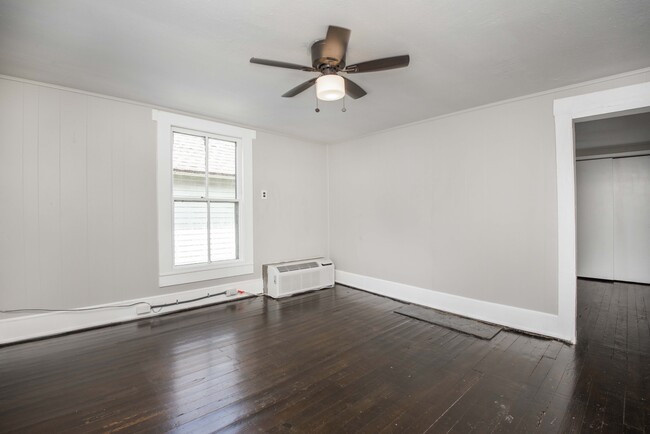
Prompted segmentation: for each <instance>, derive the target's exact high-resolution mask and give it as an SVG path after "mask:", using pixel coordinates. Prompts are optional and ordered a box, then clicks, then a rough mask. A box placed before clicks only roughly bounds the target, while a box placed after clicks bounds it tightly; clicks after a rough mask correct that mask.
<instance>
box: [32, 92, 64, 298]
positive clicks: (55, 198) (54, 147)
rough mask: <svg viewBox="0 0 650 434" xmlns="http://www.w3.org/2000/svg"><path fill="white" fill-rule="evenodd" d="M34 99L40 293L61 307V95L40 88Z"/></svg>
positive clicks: (42, 296)
mask: <svg viewBox="0 0 650 434" xmlns="http://www.w3.org/2000/svg"><path fill="white" fill-rule="evenodd" d="M38 100H39V102H38V226H39V231H38V238H39V253H40V255H39V268H40V273H41V288H40V294H41V301H42V302H43V303H46V304H47V305H48V306H61V305H62V304H63V303H65V300H64V298H63V297H62V293H61V281H62V279H61V208H60V200H61V188H60V186H61V148H60V137H61V130H60V122H61V92H60V91H58V90H56V89H50V88H45V87H41V88H40V89H39V93H38Z"/></svg>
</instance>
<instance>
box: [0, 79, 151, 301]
mask: <svg viewBox="0 0 650 434" xmlns="http://www.w3.org/2000/svg"><path fill="white" fill-rule="evenodd" d="M0 125H1V126H0V131H2V132H3V133H2V134H3V135H2V139H1V143H0V145H1V146H0V150H1V152H2V157H1V158H0V173H2V174H3V179H2V183H1V184H2V187H1V188H2V190H1V191H2V193H1V194H0V197H1V198H2V203H4V205H3V207H2V208H3V211H2V212H1V213H0V219H1V220H0V221H1V222H2V223H1V225H0V230H1V231H2V235H3V242H2V243H1V244H0V252H1V255H2V256H1V260H0V270H1V271H0V276H1V277H0V279H1V280H0V287H1V289H2V291H0V300H1V301H2V306H3V308H17V307H27V306H29V307H36V306H38V307H61V306H68V307H69V306H83V305H88V304H97V303H105V302H110V301H116V300H123V299H131V298H134V297H135V296H143V295H146V294H147V293H148V292H151V291H152V289H153V288H154V287H155V286H156V281H157V279H156V278H157V264H156V262H155V258H156V248H157V242H156V221H155V215H156V214H155V206H156V202H155V194H154V192H155V167H156V166H155V141H154V139H155V136H154V133H155V131H154V129H153V123H152V121H151V114H150V110H149V109H147V108H146V107H142V106H138V105H133V104H128V103H123V102H118V101H113V100H109V99H103V98H97V97H92V96H87V95H84V94H80V93H75V92H70V91H63V90H59V89H54V88H49V87H45V86H37V85H32V84H25V83H20V82H17V81H11V80H4V79H3V80H0Z"/></svg>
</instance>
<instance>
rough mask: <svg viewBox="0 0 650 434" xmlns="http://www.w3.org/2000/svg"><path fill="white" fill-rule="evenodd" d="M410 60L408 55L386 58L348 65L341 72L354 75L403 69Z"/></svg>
mask: <svg viewBox="0 0 650 434" xmlns="http://www.w3.org/2000/svg"><path fill="white" fill-rule="evenodd" d="M410 60H411V58H410V56H409V55H408V54H405V55H403V56H395V57H386V58H384V59H376V60H369V61H367V62H361V63H357V64H354V65H348V66H347V67H346V68H345V69H344V70H343V72H347V73H348V74H355V73H359V72H374V71H386V70H387V69H395V68H404V67H405V66H408V65H409V62H410Z"/></svg>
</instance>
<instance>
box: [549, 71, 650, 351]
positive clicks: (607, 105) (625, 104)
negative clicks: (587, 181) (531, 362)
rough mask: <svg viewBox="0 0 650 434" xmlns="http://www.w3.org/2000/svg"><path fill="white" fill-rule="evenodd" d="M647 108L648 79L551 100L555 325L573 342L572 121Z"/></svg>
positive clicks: (574, 263)
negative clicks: (555, 200) (555, 281)
mask: <svg viewBox="0 0 650 434" xmlns="http://www.w3.org/2000/svg"><path fill="white" fill-rule="evenodd" d="M645 107H650V82H646V83H641V84H636V85H631V86H624V87H619V88H615V89H609V90H604V91H599V92H593V93H588V94H584V95H578V96H572V97H568V98H561V99H556V100H554V101H553V114H554V115H555V158H556V164H557V170H556V174H557V237H558V270H557V271H558V282H557V283H558V327H559V329H560V333H561V334H562V335H563V336H565V337H566V339H567V340H569V341H570V342H572V343H575V342H576V298H577V282H576V280H577V274H576V186H575V138H574V128H573V126H574V123H575V121H576V120H578V119H585V118H589V117H593V116H601V115H607V114H610V113H611V114H613V113H618V112H624V111H628V110H635V109H642V108H645Z"/></svg>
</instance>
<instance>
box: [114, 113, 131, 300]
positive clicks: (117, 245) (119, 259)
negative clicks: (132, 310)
mask: <svg viewBox="0 0 650 434" xmlns="http://www.w3.org/2000/svg"><path fill="white" fill-rule="evenodd" d="M117 105H118V103H112V104H111V113H112V116H113V136H112V143H111V152H112V155H111V162H112V166H111V172H112V173H111V186H112V197H111V203H112V208H113V210H112V211H113V216H112V219H113V221H112V225H111V228H112V241H113V252H112V258H113V263H112V271H113V292H114V294H115V295H116V296H117V297H119V298H120V299H121V300H128V299H129V298H131V297H129V294H128V292H127V291H126V290H125V288H124V286H125V285H126V284H127V279H125V277H127V276H125V275H124V259H125V258H124V250H125V247H126V244H125V242H126V241H127V240H125V238H124V211H125V210H124V194H125V184H124V142H125V140H126V137H127V131H126V126H125V120H126V117H127V115H126V113H125V112H124V110H123V109H122V107H119V108H118V107H117ZM120 105H121V104H120Z"/></svg>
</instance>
